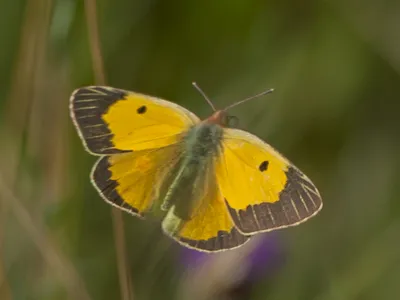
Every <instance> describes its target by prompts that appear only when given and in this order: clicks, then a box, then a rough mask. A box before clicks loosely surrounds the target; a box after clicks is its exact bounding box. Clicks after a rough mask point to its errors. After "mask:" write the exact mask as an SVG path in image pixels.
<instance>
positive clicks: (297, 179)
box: [217, 129, 322, 234]
mask: <svg viewBox="0 0 400 300" xmlns="http://www.w3.org/2000/svg"><path fill="white" fill-rule="evenodd" d="M223 149H224V150H223V155H222V157H221V159H220V160H219V164H218V166H217V178H218V183H219V185H220V188H221V191H222V194H223V195H224V197H225V201H226V205H227V207H228V210H229V213H230V215H231V217H232V220H233V221H234V223H235V225H236V226H237V228H238V229H239V230H240V231H241V232H242V233H244V234H254V233H257V232H263V231H271V230H274V229H278V228H283V227H288V226H293V225H297V224H299V223H301V222H304V221H305V220H307V219H308V218H310V217H312V216H313V215H315V214H316V213H317V212H318V211H319V210H320V209H321V208H322V201H321V197H320V195H319V192H318V190H317V189H316V188H315V186H314V184H313V183H312V182H311V181H310V180H309V179H308V178H307V177H306V176H305V175H304V174H303V173H301V171H299V170H298V169H297V168H296V167H294V166H293V165H292V164H291V163H290V162H289V161H288V160H286V159H285V158H284V157H283V156H282V155H281V154H279V153H278V152H277V151H275V150H274V149H273V148H272V147H271V146H269V145H268V144H266V143H264V142H263V141H261V140H260V139H258V138H257V137H255V136H254V135H251V134H249V133H247V132H244V131H241V130H236V129H226V130H225V139H224V141H223Z"/></svg>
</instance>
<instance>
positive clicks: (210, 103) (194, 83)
mask: <svg viewBox="0 0 400 300" xmlns="http://www.w3.org/2000/svg"><path fill="white" fill-rule="evenodd" d="M192 84H193V86H194V87H195V88H196V90H198V92H199V93H200V94H201V95H202V96H203V98H204V99H206V101H207V103H208V104H209V105H210V106H211V108H212V109H213V110H214V111H217V110H216V109H215V106H214V104H213V103H212V102H211V100H210V98H208V97H207V95H206V93H204V92H203V90H202V89H201V88H200V87H199V86H198V85H197V83H196V82H192Z"/></svg>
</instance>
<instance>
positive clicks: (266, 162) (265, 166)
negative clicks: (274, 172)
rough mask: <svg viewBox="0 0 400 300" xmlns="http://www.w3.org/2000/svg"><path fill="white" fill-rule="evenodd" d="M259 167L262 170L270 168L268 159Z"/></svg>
mask: <svg viewBox="0 0 400 300" xmlns="http://www.w3.org/2000/svg"><path fill="white" fill-rule="evenodd" d="M258 169H259V170H260V171H261V172H264V171H266V170H267V169H268V161H267V160H264V161H263V162H262V163H261V164H260V166H259V167H258Z"/></svg>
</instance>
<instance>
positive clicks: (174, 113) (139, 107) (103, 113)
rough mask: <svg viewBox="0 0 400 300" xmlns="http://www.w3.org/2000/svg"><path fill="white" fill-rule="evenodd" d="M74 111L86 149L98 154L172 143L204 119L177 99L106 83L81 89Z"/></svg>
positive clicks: (75, 95)
mask: <svg viewBox="0 0 400 300" xmlns="http://www.w3.org/2000/svg"><path fill="white" fill-rule="evenodd" d="M70 111H71V117H72V119H73V121H74V123H75V125H76V127H77V128H78V132H79V134H80V137H81V138H82V140H83V143H84V145H85V146H86V149H87V150H88V151H89V152H91V153H92V154H97V155H105V154H115V153H121V152H126V151H132V150H135V151H138V150H143V149H152V148H160V147H163V146H167V145H171V144H174V143H176V142H177V141H178V140H179V138H180V134H181V133H182V132H183V131H186V130H187V129H188V128H189V127H190V126H192V125H194V124H196V123H198V122H200V120H199V118H198V117H196V116H195V115H194V114H193V113H191V112H190V111H188V110H186V109H185V108H183V107H181V106H179V105H177V104H175V103H172V102H168V101H165V100H161V99H158V98H154V97H150V96H145V95H142V94H137V93H133V92H128V91H125V90H121V89H115V88H111V87H104V86H89V87H83V88H80V89H77V90H76V91H75V92H74V93H73V94H72V96H71V99H70Z"/></svg>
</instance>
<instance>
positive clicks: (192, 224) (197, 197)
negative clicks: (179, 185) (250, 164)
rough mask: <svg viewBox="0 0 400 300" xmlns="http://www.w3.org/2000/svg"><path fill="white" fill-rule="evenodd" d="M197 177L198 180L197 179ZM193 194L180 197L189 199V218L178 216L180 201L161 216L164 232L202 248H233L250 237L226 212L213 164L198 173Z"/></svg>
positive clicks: (187, 245) (185, 243)
mask: <svg viewBox="0 0 400 300" xmlns="http://www.w3.org/2000/svg"><path fill="white" fill-rule="evenodd" d="M196 181H197V182H196ZM196 181H195V183H194V186H195V187H196V186H197V187H201V188H203V187H204V189H203V191H196V188H195V189H194V190H193V191H194V192H193V194H192V197H189V198H185V199H182V200H184V201H185V202H186V203H191V204H192V205H191V206H192V209H191V210H190V211H191V215H190V216H189V218H186V219H183V218H182V217H179V216H180V215H182V214H181V213H179V212H180V211H181V208H180V207H179V202H178V203H177V204H176V205H174V206H172V207H171V208H170V210H169V211H168V213H167V215H166V217H165V218H164V221H163V224H162V227H163V230H164V232H166V234H168V235H169V236H171V237H172V238H174V239H175V240H177V241H178V242H179V243H181V244H183V245H185V246H186V247H190V248H195V249H198V250H200V251H205V252H216V251H221V250H227V249H232V248H236V247H238V246H240V245H242V244H244V243H245V242H247V241H248V240H249V237H247V236H245V235H243V234H241V233H240V232H239V231H238V230H237V228H236V227H235V224H234V223H233V221H232V218H231V217H230V215H229V212H228V210H227V207H226V205H225V202H224V198H223V196H222V194H221V192H220V190H219V188H218V186H217V184H216V180H215V168H214V167H213V165H212V164H210V165H208V168H207V170H205V171H204V172H203V175H202V176H200V177H197V179H196Z"/></svg>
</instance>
